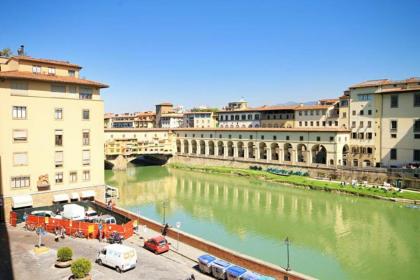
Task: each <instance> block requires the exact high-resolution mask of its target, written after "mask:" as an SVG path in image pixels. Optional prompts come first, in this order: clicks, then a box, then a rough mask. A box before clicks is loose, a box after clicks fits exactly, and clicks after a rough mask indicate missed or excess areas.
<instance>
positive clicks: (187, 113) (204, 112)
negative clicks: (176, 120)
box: [184, 111, 213, 115]
mask: <svg viewBox="0 0 420 280" xmlns="http://www.w3.org/2000/svg"><path fill="white" fill-rule="evenodd" d="M211 113H213V112H206V111H202V112H185V113H184V115H196V114H211Z"/></svg>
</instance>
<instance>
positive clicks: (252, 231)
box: [105, 167, 420, 279]
mask: <svg viewBox="0 0 420 280" xmlns="http://www.w3.org/2000/svg"><path fill="white" fill-rule="evenodd" d="M105 175H106V182H107V184H109V185H112V186H116V187H119V189H120V200H119V201H118V205H119V206H120V207H123V208H126V209H128V210H131V211H133V212H136V213H139V214H141V215H144V216H146V217H148V218H151V219H154V220H157V221H162V220H163V213H164V211H165V214H166V215H165V216H166V220H167V222H168V223H169V224H171V225H175V223H176V222H178V221H180V222H181V224H182V226H181V230H183V231H185V232H188V233H191V234H194V235H196V236H199V237H202V238H204V239H207V240H210V241H212V242H215V243H217V244H220V245H222V246H225V247H227V248H230V249H233V250H236V251H238V252H241V253H244V254H247V255H250V256H253V257H256V258H259V259H262V260H265V261H268V262H271V263H274V264H277V265H280V266H283V267H285V266H286V247H285V245H284V239H285V238H286V237H287V236H288V237H289V239H290V240H291V242H292V243H291V247H290V255H291V257H290V259H291V267H292V269H293V270H296V271H299V272H302V273H305V274H308V275H311V276H314V277H317V278H320V279H420V209H411V208H407V207H405V206H403V205H399V204H396V203H392V202H385V201H379V200H373V199H367V198H358V197H354V196H347V195H337V194H331V193H324V192H320V191H310V190H301V189H296V188H293V187H287V186H283V185H280V184H273V183H267V182H261V181H258V180H253V179H248V178H242V177H233V176H224V175H212V174H204V173H196V172H191V171H184V170H178V169H170V168H167V167H131V168H129V169H128V170H127V171H124V172H121V171H120V172H113V171H106V172H105ZM163 202H165V205H166V207H165V209H164V207H163V205H164V203H163Z"/></svg>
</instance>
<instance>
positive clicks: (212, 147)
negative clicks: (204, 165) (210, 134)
mask: <svg viewBox="0 0 420 280" xmlns="http://www.w3.org/2000/svg"><path fill="white" fill-rule="evenodd" d="M209 155H210V156H214V142H213V141H211V140H210V141H209Z"/></svg>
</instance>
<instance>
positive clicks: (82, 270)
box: [71, 258, 92, 279]
mask: <svg viewBox="0 0 420 280" xmlns="http://www.w3.org/2000/svg"><path fill="white" fill-rule="evenodd" d="M91 269H92V264H91V263H90V261H89V260H88V259H85V258H80V259H77V260H75V261H74V262H73V263H72V264H71V272H72V273H73V276H74V277H75V278H76V279H80V278H83V277H86V276H87V275H88V274H89V272H90V270H91Z"/></svg>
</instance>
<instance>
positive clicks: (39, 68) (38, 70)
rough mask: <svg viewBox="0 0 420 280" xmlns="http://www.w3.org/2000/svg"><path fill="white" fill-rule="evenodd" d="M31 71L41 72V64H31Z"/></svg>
mask: <svg viewBox="0 0 420 280" xmlns="http://www.w3.org/2000/svg"><path fill="white" fill-rule="evenodd" d="M32 73H35V74H40V73H41V66H39V65H33V66H32Z"/></svg>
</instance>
